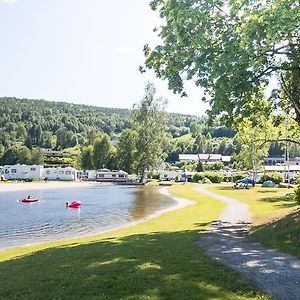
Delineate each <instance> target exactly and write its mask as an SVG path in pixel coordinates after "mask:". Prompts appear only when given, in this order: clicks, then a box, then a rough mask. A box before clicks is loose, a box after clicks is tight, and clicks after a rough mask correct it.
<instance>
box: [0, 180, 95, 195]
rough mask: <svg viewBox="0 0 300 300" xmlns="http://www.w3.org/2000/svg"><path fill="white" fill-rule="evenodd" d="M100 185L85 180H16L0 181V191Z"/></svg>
mask: <svg viewBox="0 0 300 300" xmlns="http://www.w3.org/2000/svg"><path fill="white" fill-rule="evenodd" d="M92 185H100V183H96V182H87V181H75V182H73V181H70V182H68V181H48V182H17V183H13V182H11V183H0V193H1V192H16V191H27V190H43V189H62V188H70V187H80V186H92Z"/></svg>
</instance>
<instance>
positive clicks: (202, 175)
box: [193, 172, 223, 183]
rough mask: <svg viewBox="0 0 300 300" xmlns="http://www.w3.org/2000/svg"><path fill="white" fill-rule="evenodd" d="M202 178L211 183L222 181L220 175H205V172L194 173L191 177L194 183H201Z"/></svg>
mask: <svg viewBox="0 0 300 300" xmlns="http://www.w3.org/2000/svg"><path fill="white" fill-rule="evenodd" d="M204 178H207V179H209V180H210V181H211V183H220V182H222V181H223V176H222V175H220V174H219V173H213V172H211V173H206V172H201V173H196V174H195V175H194V176H193V181H194V182H199V181H203V179H204Z"/></svg>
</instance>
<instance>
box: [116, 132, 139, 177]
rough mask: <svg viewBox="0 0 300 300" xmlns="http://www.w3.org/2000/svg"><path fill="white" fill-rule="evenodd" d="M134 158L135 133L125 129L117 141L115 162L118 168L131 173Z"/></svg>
mask: <svg viewBox="0 0 300 300" xmlns="http://www.w3.org/2000/svg"><path fill="white" fill-rule="evenodd" d="M135 157H136V132H135V131H133V130H131V129H125V130H124V131H123V132H122V133H121V135H120V137H119V140H118V145H117V161H118V168H119V169H122V170H124V171H126V172H128V173H133V171H134V163H135Z"/></svg>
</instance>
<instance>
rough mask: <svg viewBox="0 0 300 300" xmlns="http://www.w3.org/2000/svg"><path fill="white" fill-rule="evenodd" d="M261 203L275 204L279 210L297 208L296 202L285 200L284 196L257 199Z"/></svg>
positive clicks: (289, 199)
mask: <svg viewBox="0 0 300 300" xmlns="http://www.w3.org/2000/svg"><path fill="white" fill-rule="evenodd" d="M259 201H261V202H269V203H277V202H278V204H277V205H276V206H277V207H280V208H289V207H295V206H297V205H298V204H297V202H296V201H295V200H293V199H291V198H290V197H289V198H287V197H286V196H274V197H265V198H261V199H259Z"/></svg>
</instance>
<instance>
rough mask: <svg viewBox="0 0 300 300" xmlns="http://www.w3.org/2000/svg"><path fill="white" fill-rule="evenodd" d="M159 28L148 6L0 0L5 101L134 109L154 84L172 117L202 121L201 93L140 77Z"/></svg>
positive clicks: (139, 2) (133, 1)
mask: <svg viewBox="0 0 300 300" xmlns="http://www.w3.org/2000/svg"><path fill="white" fill-rule="evenodd" d="M159 24H160V19H159V18H158V16H157V14H156V13H155V12H153V11H151V9H150V8H149V1H148V0H115V1H105V0H0V39H1V47H0V66H1V68H0V96H15V97H20V98H37V99H46V100H57V101H67V102H73V103H83V104H91V105H96V106H106V107H123V108H131V107H132V105H133V104H134V103H136V102H138V101H139V100H140V99H141V97H142V96H143V93H144V85H145V82H146V81H149V80H150V81H153V82H154V83H155V84H156V87H157V95H158V96H164V97H166V98H167V99H168V101H169V104H168V108H167V110H168V111H170V112H179V113H188V114H197V115H201V114H203V113H204V112H205V110H206V109H207V105H205V104H203V103H202V102H201V97H202V91H201V89H199V88H196V87H194V86H193V84H192V83H190V84H188V92H189V97H188V98H180V97H179V96H178V95H174V94H173V93H172V92H170V91H168V89H167V84H166V83H165V82H162V81H161V80H158V79H156V78H155V76H154V75H153V74H152V73H151V72H147V73H146V74H144V75H142V74H140V73H139V71H138V67H139V65H141V64H142V63H143V61H144V57H143V51H142V49H143V45H144V44H146V43H148V44H150V45H156V44H157V43H158V42H159V40H158V38H157V37H156V35H155V34H154V33H153V32H152V29H153V28H154V27H155V26H157V25H159Z"/></svg>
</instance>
